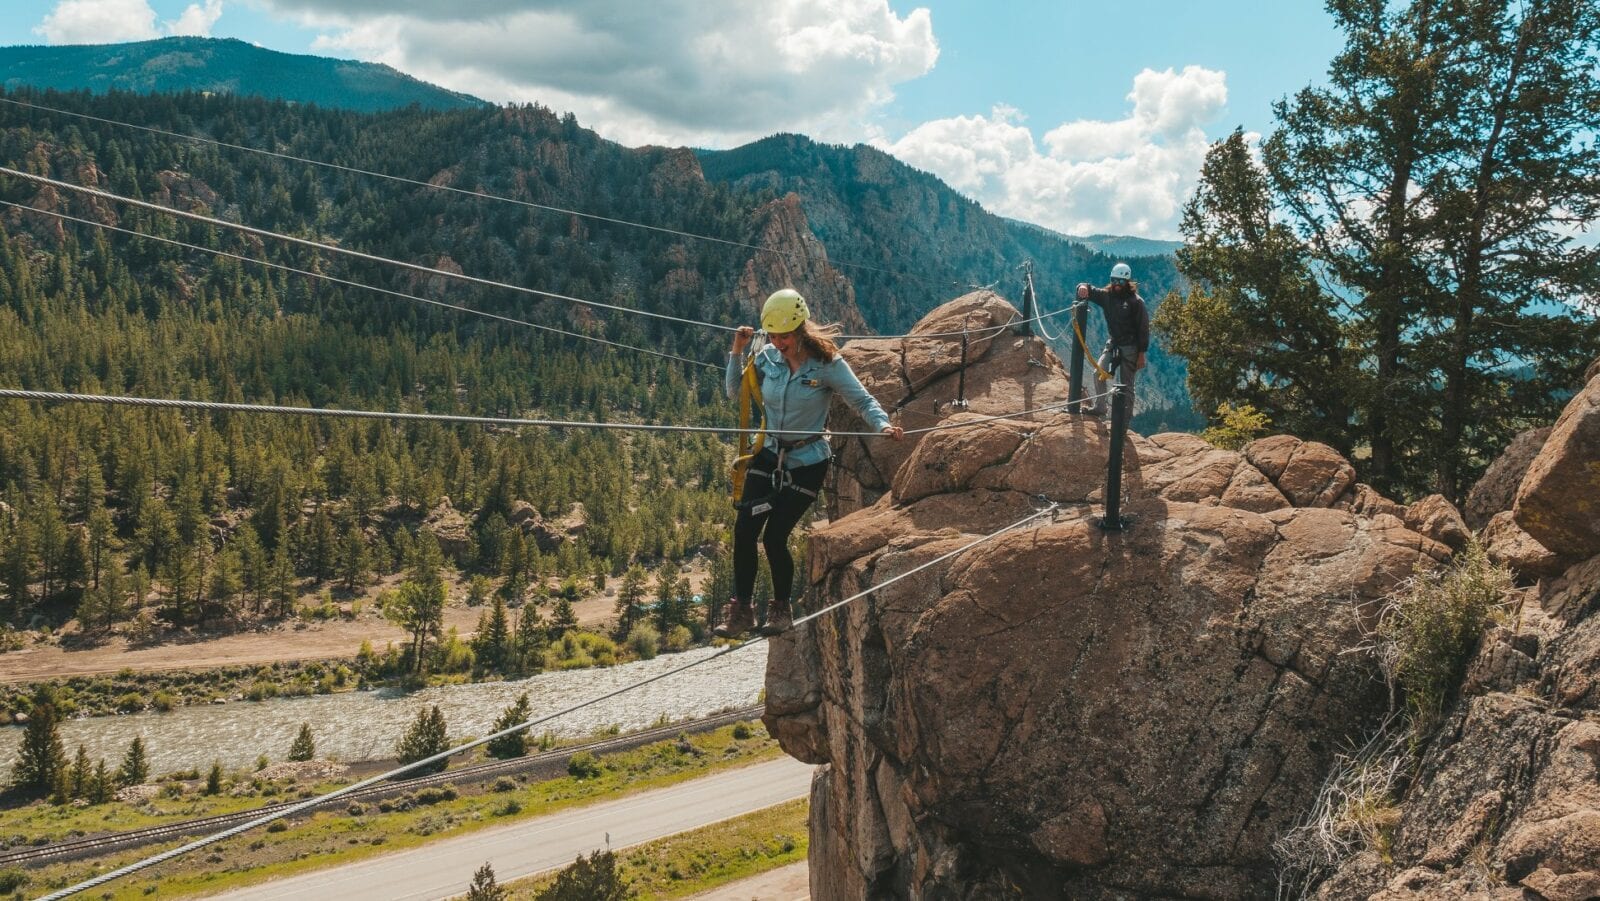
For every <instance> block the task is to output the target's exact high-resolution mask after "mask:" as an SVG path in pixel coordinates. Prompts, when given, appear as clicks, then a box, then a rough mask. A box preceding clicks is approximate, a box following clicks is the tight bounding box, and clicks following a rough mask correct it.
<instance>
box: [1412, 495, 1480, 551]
mask: <svg viewBox="0 0 1600 901" xmlns="http://www.w3.org/2000/svg"><path fill="white" fill-rule="evenodd" d="M1400 518H1401V519H1402V520H1404V521H1405V524H1406V525H1407V526H1409V527H1410V528H1411V529H1412V531H1415V532H1418V533H1420V534H1422V535H1426V536H1428V537H1429V538H1432V539H1433V540H1434V541H1437V542H1439V543H1441V544H1444V545H1448V546H1449V547H1450V549H1451V550H1454V551H1460V550H1465V549H1466V547H1467V543H1468V542H1470V541H1471V540H1472V530H1471V529H1468V528H1467V523H1466V521H1465V520H1463V519H1462V518H1461V513H1460V512H1459V511H1458V510H1456V505H1455V504H1452V503H1450V501H1449V500H1448V499H1446V498H1445V496H1444V495H1442V494H1430V495H1428V496H1427V497H1425V498H1423V499H1422V500H1420V501H1417V502H1416V503H1414V504H1412V505H1411V506H1409V507H1406V508H1405V512H1404V514H1403V515H1402V516H1401V517H1400Z"/></svg>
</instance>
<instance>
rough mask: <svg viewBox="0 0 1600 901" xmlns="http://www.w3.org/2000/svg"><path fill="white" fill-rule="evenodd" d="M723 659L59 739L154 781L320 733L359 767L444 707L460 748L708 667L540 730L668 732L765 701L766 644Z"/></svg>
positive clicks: (274, 754)
mask: <svg viewBox="0 0 1600 901" xmlns="http://www.w3.org/2000/svg"><path fill="white" fill-rule="evenodd" d="M719 653H720V649H717V648H695V649H692V650H689V651H684V652H682V653H679V654H664V655H662V656H660V657H656V658H654V659H652V660H640V661H634V662H631V663H623V664H618V665H616V666H611V667H603V668H592V669H582V670H564V671H559V672H547V673H540V674H537V675H533V676H528V677H526V678H522V679H514V680H507V681H497V682H475V683H463V684H457V685H436V686H432V687H429V688H424V689H421V690H419V691H415V692H409V693H407V692H401V691H398V690H394V689H382V690H379V691H350V692H336V693H333V694H327V695H313V696H311V697H302V698H282V697H279V698H273V699H270V700H264V701H261V702H258V703H230V704H220V705H210V704H206V705H198V706H191V707H178V708H175V709H173V710H172V711H170V712H165V713H163V712H154V711H146V712H143V713H135V714H130V715H127V716H114V717H93V718H78V719H69V720H66V721H64V722H62V723H61V725H60V734H61V740H62V744H63V746H64V747H65V748H66V750H67V752H68V754H69V755H70V754H73V753H75V750H76V748H77V747H78V745H80V744H81V745H83V746H84V748H85V750H86V752H87V753H88V755H89V759H90V760H98V759H102V758H103V759H105V760H106V762H107V765H108V766H110V767H113V768H114V767H115V766H116V764H117V762H118V761H120V760H121V759H122V756H123V754H124V752H125V751H126V750H127V748H128V745H129V743H130V742H132V740H133V739H134V737H136V736H137V737H139V738H140V739H141V740H142V741H143V743H144V746H145V749H146V754H147V755H148V758H149V762H150V769H151V772H152V773H158V774H159V773H167V772H173V771H187V770H191V769H194V768H197V767H198V768H200V769H204V768H206V767H209V766H210V765H211V763H212V762H213V761H216V762H220V763H221V764H222V765H223V766H224V767H225V768H229V769H235V768H245V767H253V766H254V765H255V762H256V760H257V758H259V757H260V756H262V755H263V754H265V755H266V756H268V757H269V758H270V759H272V760H282V759H283V758H284V757H285V756H286V755H287V753H288V749H289V746H290V744H291V743H292V742H293V740H294V738H295V735H296V734H297V733H298V732H299V729H300V725H301V724H302V723H307V724H310V726H311V730H312V733H313V736H314V738H315V741H316V746H317V751H318V756H320V757H330V758H333V759H336V760H340V761H344V762H353V761H359V760H366V759H371V758H377V757H387V756H390V755H392V754H393V752H394V747H395V744H396V743H397V742H398V741H399V738H400V736H401V735H402V734H403V733H404V732H405V730H406V729H407V728H408V727H409V726H410V725H411V723H412V721H414V720H415V719H416V716H417V713H418V711H420V710H423V709H430V708H432V707H434V706H438V707H439V708H440V712H441V713H442V714H443V715H444V717H445V722H446V723H447V725H448V728H449V734H450V736H451V738H452V739H454V740H460V739H463V738H466V737H468V736H478V735H487V734H488V733H490V732H491V731H493V728H492V727H493V725H494V721H495V719H496V717H498V716H499V715H500V713H501V711H503V710H504V709H505V708H506V707H508V706H510V705H511V704H512V703H514V702H515V701H516V699H517V697H518V696H519V695H521V694H523V693H527V694H528V697H529V702H530V704H531V709H532V713H531V716H533V717H538V716H541V715H543V714H548V713H554V712H556V711H560V710H564V709H566V708H567V707H570V706H573V705H575V704H579V703H582V702H584V701H587V700H589V699H591V698H596V697H600V696H603V695H605V694H607V693H608V692H611V691H615V690H616V689H619V688H622V687H623V686H626V685H630V684H632V683H635V682H639V681H643V680H645V679H649V678H651V677H654V676H659V675H661V674H663V673H666V672H668V671H669V670H673V669H677V668H679V667H682V666H685V665H688V664H691V663H699V662H700V661H705V662H704V663H703V664H700V665H696V666H694V667H693V668H692V669H689V670H687V671H686V672H684V673H682V674H680V675H677V676H673V677H671V678H666V679H661V680H659V681H656V682H652V683H650V684H648V685H645V686H643V687H641V688H639V689H636V690H634V691H630V692H628V693H627V694H625V695H621V696H619V697H615V698H610V699H608V700H606V701H603V702H601V703H598V704H594V705H591V706H586V707H584V708H582V709H581V710H577V711H574V712H573V713H571V714H568V715H565V716H562V717H560V718H559V719H556V720H554V721H552V722H551V723H549V724H548V726H541V727H540V728H539V729H538V730H537V731H539V732H543V731H549V732H551V733H552V734H553V735H555V736H556V737H558V738H577V737H582V736H587V735H593V734H595V733H596V732H599V731H601V730H605V729H609V728H611V727H613V726H615V727H618V728H620V729H623V730H629V729H642V728H645V727H647V726H650V725H653V724H655V723H656V722H658V721H663V720H664V721H667V722H672V721H676V720H682V719H689V718H693V717H699V716H705V715H707V714H709V713H711V712H713V711H717V710H723V709H731V708H737V707H743V706H747V705H749V704H753V703H756V702H757V699H758V697H759V695H760V693H761V688H762V685H763V682H764V679H765V674H766V658H767V645H766V644H765V643H764V642H763V643H758V644H754V645H750V646H747V647H746V649H744V650H741V651H739V652H737V653H733V654H726V655H722V656H720V657H718V658H717V659H715V660H710V659H708V658H711V657H715V656H717V655H718V654H719ZM22 731H23V729H22V727H20V726H6V727H0V772H9V770H10V768H11V766H12V765H13V763H14V761H15V759H16V748H17V745H18V743H19V742H20V740H21V736H22Z"/></svg>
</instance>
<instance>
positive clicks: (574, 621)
mask: <svg viewBox="0 0 1600 901" xmlns="http://www.w3.org/2000/svg"><path fill="white" fill-rule="evenodd" d="M577 628H578V614H577V613H576V612H574V611H573V609H572V601H570V600H568V599H567V598H566V596H565V595H563V596H562V597H561V599H560V600H559V601H556V606H555V609H554V610H553V611H552V612H551V615H550V630H549V632H550V638H551V640H555V639H558V638H560V637H561V636H563V635H565V634H567V633H568V632H571V631H573V630H574V629H577Z"/></svg>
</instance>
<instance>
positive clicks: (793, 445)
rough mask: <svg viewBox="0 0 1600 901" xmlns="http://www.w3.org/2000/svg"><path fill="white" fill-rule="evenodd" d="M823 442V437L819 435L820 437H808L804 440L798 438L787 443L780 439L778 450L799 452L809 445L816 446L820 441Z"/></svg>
mask: <svg viewBox="0 0 1600 901" xmlns="http://www.w3.org/2000/svg"><path fill="white" fill-rule="evenodd" d="M821 440H822V436H821V435H820V434H818V435H807V436H806V437H804V438H796V439H794V440H793V441H785V440H783V439H782V438H779V439H778V448H779V449H780V450H799V449H800V448H802V447H805V446H806V445H808V444H815V443H817V442H818V441H821Z"/></svg>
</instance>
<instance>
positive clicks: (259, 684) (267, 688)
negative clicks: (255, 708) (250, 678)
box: [244, 679, 278, 701]
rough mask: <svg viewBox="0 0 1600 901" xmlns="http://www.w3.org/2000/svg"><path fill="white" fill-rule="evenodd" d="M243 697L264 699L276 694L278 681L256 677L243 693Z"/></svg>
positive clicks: (255, 699)
mask: <svg viewBox="0 0 1600 901" xmlns="http://www.w3.org/2000/svg"><path fill="white" fill-rule="evenodd" d="M244 696H245V699H246V700H250V701H265V700H266V699H268V698H275V697H277V696H278V683H276V682H270V681H268V680H266V679H257V680H256V681H255V682H253V683H251V685H250V688H249V689H247V690H246V691H245V693H244Z"/></svg>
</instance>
